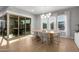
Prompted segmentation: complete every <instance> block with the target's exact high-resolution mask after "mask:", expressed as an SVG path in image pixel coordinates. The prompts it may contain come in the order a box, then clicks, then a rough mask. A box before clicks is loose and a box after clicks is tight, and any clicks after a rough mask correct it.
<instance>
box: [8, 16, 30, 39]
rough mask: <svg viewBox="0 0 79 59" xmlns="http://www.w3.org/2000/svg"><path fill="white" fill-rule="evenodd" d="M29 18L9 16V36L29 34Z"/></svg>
mask: <svg viewBox="0 0 79 59" xmlns="http://www.w3.org/2000/svg"><path fill="white" fill-rule="evenodd" d="M30 29H31V18H27V17H22V16H16V15H9V36H10V38H12V37H17V36H23V35H27V34H30V32H31V30H30Z"/></svg>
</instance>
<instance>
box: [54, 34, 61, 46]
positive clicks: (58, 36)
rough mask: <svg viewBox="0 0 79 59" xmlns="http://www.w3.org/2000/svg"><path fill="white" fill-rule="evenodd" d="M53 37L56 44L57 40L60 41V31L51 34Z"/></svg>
mask: <svg viewBox="0 0 79 59" xmlns="http://www.w3.org/2000/svg"><path fill="white" fill-rule="evenodd" d="M53 37H54V41H55V43H56V44H59V42H60V33H55V34H54V35H53Z"/></svg>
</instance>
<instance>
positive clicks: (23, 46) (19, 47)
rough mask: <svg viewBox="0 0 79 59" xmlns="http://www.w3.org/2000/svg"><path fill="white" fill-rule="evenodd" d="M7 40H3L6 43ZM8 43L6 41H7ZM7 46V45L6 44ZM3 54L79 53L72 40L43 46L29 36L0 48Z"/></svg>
mask: <svg viewBox="0 0 79 59" xmlns="http://www.w3.org/2000/svg"><path fill="white" fill-rule="evenodd" d="M4 41H5V40H3V43H4ZM5 42H6V41H5ZM5 44H6V43H5ZM0 51H1V52H78V51H79V49H78V48H77V46H76V44H75V42H74V41H73V40H72V39H65V38H60V40H59V43H58V42H56V41H53V42H52V43H51V44H50V45H48V44H44V43H43V44H42V43H41V42H40V41H36V40H35V39H33V36H32V35H28V36H25V37H22V38H19V39H16V40H12V41H10V42H9V45H8V46H6V45H3V46H0Z"/></svg>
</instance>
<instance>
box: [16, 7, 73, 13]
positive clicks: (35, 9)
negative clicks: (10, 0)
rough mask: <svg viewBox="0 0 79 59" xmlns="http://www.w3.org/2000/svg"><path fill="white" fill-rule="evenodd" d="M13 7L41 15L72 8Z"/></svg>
mask: <svg viewBox="0 0 79 59" xmlns="http://www.w3.org/2000/svg"><path fill="white" fill-rule="evenodd" d="M15 7H16V8H19V9H22V10H25V11H28V12H30V13H32V14H42V13H47V12H53V11H56V10H61V9H66V8H70V7H73V6H15Z"/></svg>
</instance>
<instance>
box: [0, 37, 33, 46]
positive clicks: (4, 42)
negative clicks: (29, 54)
mask: <svg viewBox="0 0 79 59" xmlns="http://www.w3.org/2000/svg"><path fill="white" fill-rule="evenodd" d="M29 37H32V35H27V36H24V37H21V38H18V39H14V40H11V41H9V44H12V43H15V42H17V41H21V40H24V39H26V41H25V42H26V43H27V45H31V44H32V39H31V38H29ZM0 39H2V38H0ZM0 42H1V41H0ZM5 45H7V41H6V40H5V39H3V41H2V44H1V46H5Z"/></svg>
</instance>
